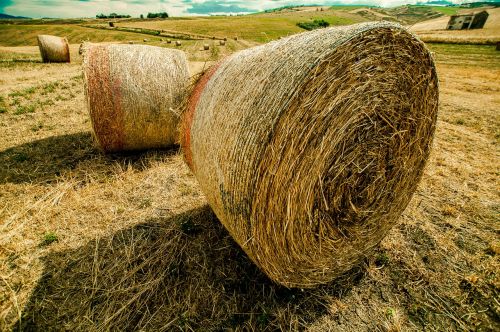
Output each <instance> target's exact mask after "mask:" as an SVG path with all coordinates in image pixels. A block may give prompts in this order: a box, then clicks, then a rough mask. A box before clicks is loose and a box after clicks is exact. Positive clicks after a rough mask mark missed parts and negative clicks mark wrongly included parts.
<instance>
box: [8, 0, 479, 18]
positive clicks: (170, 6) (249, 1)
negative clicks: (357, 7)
mask: <svg viewBox="0 0 500 332" xmlns="http://www.w3.org/2000/svg"><path fill="white" fill-rule="evenodd" d="M472 1H474V0H472ZM9 2H10V4H8V5H6V6H4V7H3V11H4V12H5V13H7V14H10V15H15V16H29V17H95V15H96V14H100V13H104V14H109V13H113V12H115V13H118V14H128V15H132V16H134V17H137V16H139V15H140V14H144V15H146V14H147V13H148V12H159V11H166V12H167V13H169V15H171V16H185V15H189V13H188V10H189V9H192V8H193V7H196V6H199V5H203V4H216V5H220V6H226V5H227V6H230V5H234V6H238V7H241V8H244V9H250V10H252V11H262V10H265V9H271V8H276V7H281V6H286V5H292V4H293V5H295V4H304V5H308V4H309V5H311V4H318V5H328V4H332V3H336V4H338V3H342V4H346V5H354V4H371V5H376V6H382V7H392V6H399V5H403V4H414V3H416V2H417V0H338V1H336V0H302V1H300V0H264V1H257V0H246V1H243V0H230V1H220V0H218V1H217V0H191V1H183V0H162V1H153V0H124V1H117V0H87V1H85V0H83V1H80V0H57V1H56V0H10V1H9ZM451 2H454V3H460V2H462V0H451ZM1 9H2V8H1V7H0V10H1Z"/></svg>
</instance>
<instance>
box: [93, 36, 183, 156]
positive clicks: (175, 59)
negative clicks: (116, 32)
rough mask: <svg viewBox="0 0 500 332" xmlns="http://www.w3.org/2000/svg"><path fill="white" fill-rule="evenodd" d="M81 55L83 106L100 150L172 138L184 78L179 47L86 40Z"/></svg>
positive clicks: (168, 141) (169, 142)
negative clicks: (106, 43)
mask: <svg viewBox="0 0 500 332" xmlns="http://www.w3.org/2000/svg"><path fill="white" fill-rule="evenodd" d="M84 54H85V57H84V61H83V73H84V82H85V94H86V100H87V108H88V110H89V114H90V118H91V121H92V127H93V129H94V136H95V138H96V140H97V142H98V144H99V145H100V147H101V148H102V150H104V151H105V152H116V151H123V150H142V149H148V148H163V147H168V146H171V145H173V144H177V143H178V138H179V133H178V124H179V120H180V115H179V112H178V110H179V107H180V105H181V104H182V101H183V100H184V97H185V96H184V94H185V92H186V87H187V85H188V83H189V82H188V81H189V69H188V62H187V59H186V55H185V54H184V52H182V51H178V50H172V49H166V48H162V47H154V46H147V45H124V44H122V45H117V44H115V45H98V44H92V45H89V46H88V47H87V48H86V51H85V53H84Z"/></svg>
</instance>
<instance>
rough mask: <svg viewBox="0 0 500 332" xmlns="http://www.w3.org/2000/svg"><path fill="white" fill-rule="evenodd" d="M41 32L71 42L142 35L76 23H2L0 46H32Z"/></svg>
mask: <svg viewBox="0 0 500 332" xmlns="http://www.w3.org/2000/svg"><path fill="white" fill-rule="evenodd" d="M40 34H47V35H56V36H64V37H67V38H68V41H69V43H70V44H77V43H81V42H82V41H84V40H90V41H93V42H107V41H126V40H138V39H141V38H144V37H142V36H141V35H139V34H135V33H124V32H118V31H107V30H97V29H91V28H85V27H81V26H78V25H74V24H61V25H50V24H43V25H42V24H40V25H11V24H0V46H30V45H37V39H36V36H37V35H40Z"/></svg>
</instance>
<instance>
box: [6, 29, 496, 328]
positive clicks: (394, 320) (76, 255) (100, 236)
mask: <svg viewBox="0 0 500 332" xmlns="http://www.w3.org/2000/svg"><path fill="white" fill-rule="evenodd" d="M221 29H222V30H221V32H224V29H226V28H224V27H222V28H221ZM127 38H128V37H127ZM228 42H229V44H230V45H232V46H230V47H226V48H220V49H219V51H218V52H208V53H207V52H205V53H204V52H203V51H201V49H200V48H201V47H202V42H199V41H198V42H195V41H190V42H186V43H185V44H183V45H182V48H183V49H185V50H186V51H187V52H188V53H189V58H190V60H191V61H193V62H191V69H192V71H200V70H202V68H203V67H204V66H206V63H205V61H209V62H211V61H214V60H217V59H218V58H220V57H222V56H224V55H227V54H230V53H231V52H233V51H236V50H239V49H242V48H245V47H248V46H250V45H253V44H254V43H253V42H247V41H231V40H230V41H228ZM151 43H152V44H154V45H159V46H169V45H165V44H162V43H161V42H160V41H159V40H157V39H154V40H153V41H152V42H151ZM214 43H215V42H214ZM213 46H215V44H214V45H213ZM459 47H460V46H457V45H448V44H439V45H430V48H431V50H432V51H433V52H435V57H436V60H437V66H438V75H439V79H440V92H441V96H440V113H439V118H438V126H437V131H436V137H435V140H434V146H433V151H432V154H431V158H430V161H429V163H428V165H427V167H426V171H425V174H424V177H423V179H422V182H421V183H420V185H419V187H418V190H417V192H416V194H415V196H414V197H413V199H412V201H411V203H410V205H409V206H408V208H407V209H406V211H405V212H404V213H403V215H402V216H401V218H400V220H399V224H398V225H397V226H396V227H395V228H394V229H392V230H391V232H390V233H389V235H388V236H387V237H386V238H385V239H384V240H383V242H382V243H381V244H380V246H378V248H377V249H376V252H375V253H374V255H373V256H372V257H369V258H366V259H365V260H364V262H363V263H362V264H361V265H359V266H357V267H356V268H354V269H353V270H352V271H350V273H348V274H346V275H345V277H342V278H340V279H338V280H336V281H335V282H333V283H330V284H327V285H324V286H321V287H319V288H316V289H312V290H301V289H286V288H283V287H280V286H277V285H275V284H273V283H272V282H270V281H269V280H268V279H267V278H266V277H265V275H263V274H262V273H261V272H260V271H259V270H258V269H257V268H256V267H255V266H254V264H252V263H251V261H250V260H249V259H248V258H247V257H246V255H245V254H244V253H243V252H242V250H241V249H240V248H239V246H238V245H236V244H235V242H234V241H233V240H232V239H231V237H230V235H229V234H228V233H227V231H226V230H225V229H224V228H223V227H222V226H221V224H220V222H219V221H218V220H217V218H216V217H215V215H214V214H213V212H212V211H211V209H210V208H209V207H208V205H207V202H206V199H205V198H204V196H203V194H202V193H201V192H200V190H199V188H198V184H197V183H196V180H195V179H194V177H193V175H192V174H191V172H190V171H189V169H188V167H187V166H185V164H184V162H183V160H182V156H181V154H180V153H179V151H178V149H177V148H173V149H170V150H156V151H148V152H144V153H128V154H117V155H110V156H105V155H103V154H102V153H100V152H99V151H98V150H97V149H96V147H95V143H94V142H93V139H92V136H91V133H90V131H91V127H90V120H89V118H88V115H87V111H86V108H85V101H84V95H83V82H82V77H81V69H80V65H81V58H80V56H79V55H78V53H77V50H78V45H72V47H71V50H72V59H73V62H72V63H71V64H42V63H40V62H37V61H36V59H37V57H38V55H37V53H36V52H37V50H36V48H33V47H31V48H26V47H8V48H6V47H2V48H0V60H1V61H0V82H1V85H0V86H1V88H0V98H1V99H0V127H1V131H0V135H1V136H0V233H1V234H2V236H1V237H0V329H1V330H5V331H7V330H11V329H12V328H16V329H17V328H19V329H26V330H29V329H35V330H36V329H37V330H81V331H104V330H148V331H149V330H151V331H157V330H158V331H164V330H176V329H177V330H212V331H217V330H222V329H226V328H228V329H233V330H236V331H243V330H255V331H272V330H300V329H307V330H310V331H325V330H332V331H364V330H366V331H368V330H369V331H374V330H378V331H399V330H423V329H428V330H475V329H477V330H484V331H489V330H498V329H499V328H500V303H499V294H500V293H499V291H500V279H499V275H498V271H499V270H500V261H499V255H500V241H499V240H498V234H499V231H500V229H499V227H498V216H499V212H500V211H499V210H500V197H499V191H498V188H499V185H500V183H499V180H498V179H499V171H500V169H499V166H498V165H499V164H500V163H499V160H500V159H499V157H500V148H499V144H500V114H499V112H498V110H499V109H500V87H499V85H498V82H499V81H500V55H499V53H500V52H496V51H495V50H494V47H492V46H467V47H468V49H467V51H460V50H461V49H460V48H459ZM212 48H214V47H212Z"/></svg>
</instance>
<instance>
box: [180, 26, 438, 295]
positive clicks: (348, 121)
mask: <svg viewBox="0 0 500 332" xmlns="http://www.w3.org/2000/svg"><path fill="white" fill-rule="evenodd" d="M437 107H438V80H437V76H436V71H435V67H434V62H433V59H432V57H431V55H430V52H429V51H428V50H427V49H426V47H425V46H424V44H423V43H422V42H420V41H419V40H418V39H417V38H416V37H414V36H413V35H411V34H410V33H409V32H407V31H406V30H405V29H403V28H402V27H401V26H399V25H395V24H392V23H387V22H379V23H364V24H359V25H354V26H347V27H338V28H329V29H321V30H315V31H311V32H306V33H303V34H298V35H294V36H291V37H288V38H284V39H281V40H278V41H275V42H272V43H269V44H266V45H262V46H259V47H255V48H251V49H248V50H244V51H241V52H238V53H235V54H233V55H232V56H230V57H229V58H226V59H225V60H223V61H222V62H221V63H218V64H217V65H215V66H214V67H213V68H212V69H211V70H209V71H208V72H207V73H206V74H205V76H204V77H203V78H202V79H200V81H199V83H198V85H197V86H196V88H195V89H194V91H193V93H192V95H191V98H190V100H189V103H188V107H187V111H186V112H185V115H184V120H183V121H184V122H183V128H184V133H183V138H182V145H183V151H184V155H185V160H186V161H187V163H188V164H189V166H190V168H191V169H192V170H193V172H194V174H195V175H196V178H197V179H198V181H199V183H200V186H201V189H202V190H203V192H204V193H205V195H206V197H207V199H208V202H209V203H210V205H211V207H212V208H213V210H214V211H215V213H216V214H217V216H218V218H219V219H220V221H221V222H222V223H223V224H224V225H225V227H226V228H227V229H228V230H229V232H230V233H231V235H232V236H233V237H234V239H235V240H236V241H237V242H238V243H239V245H240V246H241V247H242V248H243V249H244V250H245V252H246V253H247V254H248V255H249V257H250V258H251V259H252V260H253V261H254V262H255V263H256V264H257V265H258V266H259V267H260V268H261V269H262V270H263V271H264V272H265V273H266V274H267V275H268V276H269V277H270V278H271V279H273V280H274V281H276V282H277V283H280V284H282V285H284V286H287V287H313V286H315V285H318V284H322V283H326V282H328V281H331V280H332V279H334V278H336V277H338V276H339V275H341V274H343V273H345V272H346V271H348V270H349V269H350V268H352V267H353V266H354V265H355V264H357V263H359V262H360V260H362V259H363V258H364V257H365V256H366V255H367V254H369V253H370V251H371V250H372V249H373V248H374V247H375V246H376V245H377V244H378V243H379V242H380V241H381V240H382V239H383V237H384V236H385V235H386V234H387V232H388V231H389V229H390V228H391V227H392V226H393V225H394V224H395V222H396V221H397V220H398V217H399V216H400V215H401V213H402V211H403V210H404V209H405V207H406V206H407V204H408V203H409V201H410V199H411V197H412V194H413V193H414V191H415V189H416V186H417V184H418V182H419V180H420V178H421V176H422V172H423V168H424V166H425V163H426V160H427V159H428V156H429V152H430V148H431V144H432V139H433V136H434V130H435V123H436V117H437Z"/></svg>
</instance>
